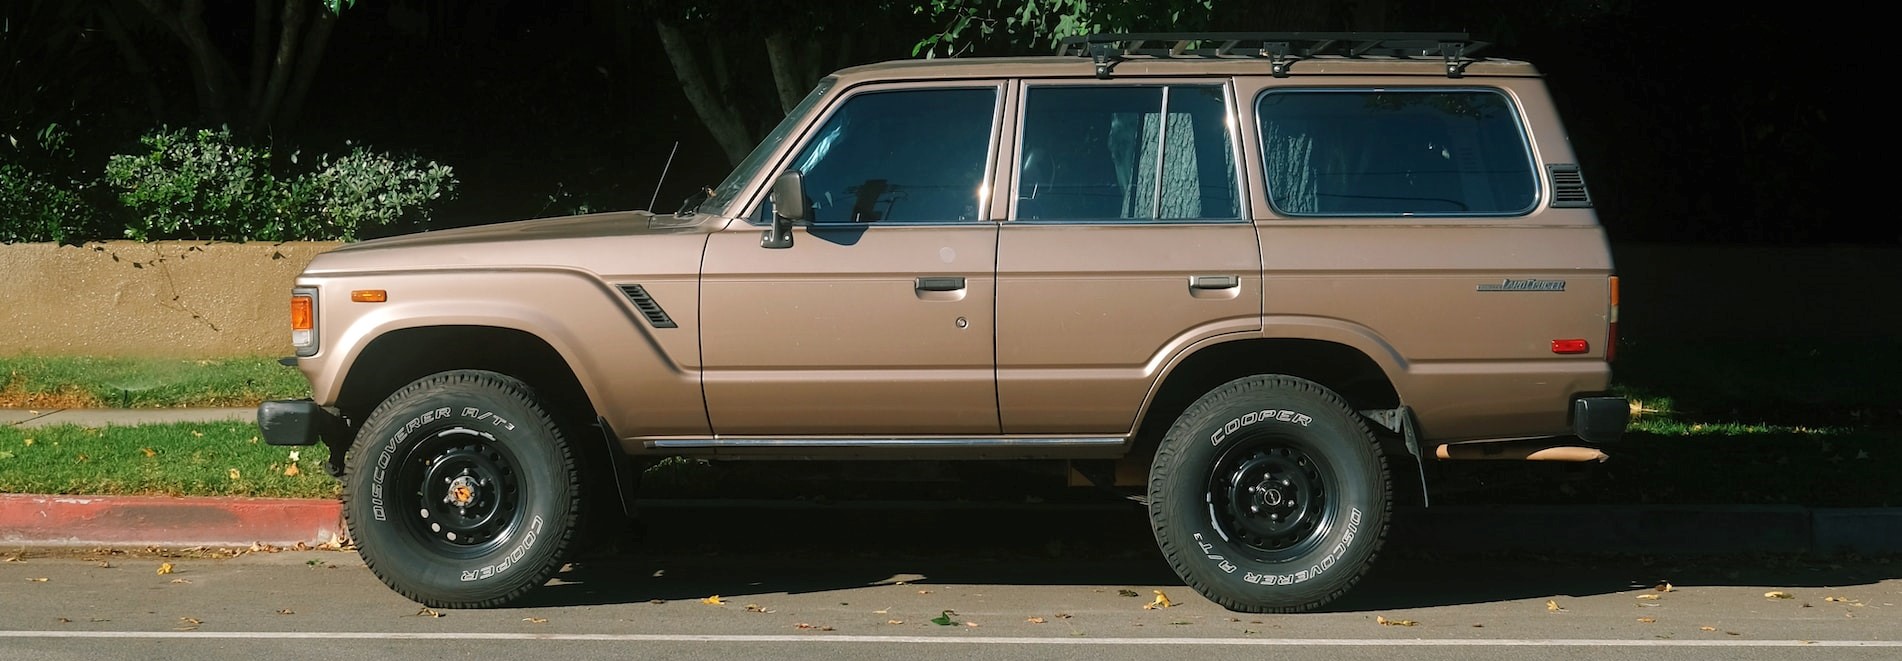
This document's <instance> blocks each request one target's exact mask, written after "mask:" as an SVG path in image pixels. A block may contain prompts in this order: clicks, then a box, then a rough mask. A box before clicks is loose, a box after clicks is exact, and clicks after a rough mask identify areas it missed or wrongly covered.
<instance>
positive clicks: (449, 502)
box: [344, 370, 581, 608]
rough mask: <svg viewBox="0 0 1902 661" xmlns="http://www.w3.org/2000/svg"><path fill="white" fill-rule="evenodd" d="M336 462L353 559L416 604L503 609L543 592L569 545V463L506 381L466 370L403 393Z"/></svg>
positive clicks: (565, 450) (549, 423)
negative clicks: (341, 467)
mask: <svg viewBox="0 0 1902 661" xmlns="http://www.w3.org/2000/svg"><path fill="white" fill-rule="evenodd" d="M346 463H347V464H348V471H347V473H346V474H345V481H344V518H345V521H346V523H347V524H348V525H349V527H350V533H351V536H352V538H353V539H354V540H355V541H356V544H357V547H358V553H359V555H361V556H362V557H363V560H364V562H365V564H367V565H368V566H369V567H370V570H371V571H372V572H373V573H375V574H376V575H377V577H378V578H379V579H382V581H383V582H384V583H385V584H387V585H389V586H390V588H391V589H394V590H396V591H397V592H398V593H400V594H402V595H403V596H406V597H409V598H410V599H413V600H415V601H417V602H420V603H422V604H425V605H428V606H433V607H441V608H485V607H493V606H500V605H503V604H506V603H508V602H510V601H513V600H515V599H517V598H519V597H521V596H522V595H523V594H526V593H527V592H528V591H530V590H532V589H534V588H535V587H537V586H540V585H541V584H543V583H545V582H547V580H548V578H549V577H550V576H552V575H553V574H554V573H555V571H556V570H558V569H560V567H561V565H562V564H563V563H564V562H565V561H566V559H567V556H568V554H569V552H570V550H571V547H572V545H573V540H574V538H575V534H574V531H575V528H576V525H575V523H576V521H577V520H578V519H579V517H580V513H581V478H580V472H579V469H578V468H577V466H576V464H575V460H574V453H573V452H572V451H571V450H570V448H569V444H568V441H567V439H566V438H565V437H564V436H563V434H562V433H561V429H560V427H559V426H558V425H557V424H556V423H555V421H554V420H553V419H552V418H551V417H550V416H549V415H548V413H547V412H546V410H545V409H544V408H543V407H542V406H541V404H540V402H539V401H538V400H537V399H536V397H535V395H534V392H533V391H532V390H530V389H529V387H528V386H527V385H525V384H523V383H522V382H520V381H517V380H515V379H513V378H510V377H507V376H504V375H501V374H496V373H493V372H481V371H468V370H465V371H455V372H445V373H442V374H437V375H434V376H430V377H427V378H424V379H422V380H419V381H417V382H415V383H412V384H410V385H409V386H407V387H405V388H403V389H402V390H399V391H397V392H396V394H394V395H391V396H390V397H389V399H387V400H385V401H384V402H383V404H382V405H381V406H378V407H377V409H376V411H374V412H372V413H371V414H370V416H369V417H368V419H366V420H365V421H364V424H363V429H362V431H361V432H359V433H358V435H357V442H356V443H355V444H354V445H353V446H352V447H351V450H350V454H349V456H348V457H347V458H346Z"/></svg>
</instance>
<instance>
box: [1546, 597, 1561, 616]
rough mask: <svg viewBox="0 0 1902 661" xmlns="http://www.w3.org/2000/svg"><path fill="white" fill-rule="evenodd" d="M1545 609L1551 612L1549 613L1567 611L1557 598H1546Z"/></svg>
mask: <svg viewBox="0 0 1902 661" xmlns="http://www.w3.org/2000/svg"><path fill="white" fill-rule="evenodd" d="M1545 610H1546V612H1549V613H1563V612H1565V609H1564V608H1561V607H1559V600H1557V599H1547V600H1545Z"/></svg>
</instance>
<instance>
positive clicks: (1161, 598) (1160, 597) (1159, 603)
mask: <svg viewBox="0 0 1902 661" xmlns="http://www.w3.org/2000/svg"><path fill="white" fill-rule="evenodd" d="M1151 592H1155V593H1156V600H1155V601H1152V602H1149V603H1147V604H1143V610H1153V609H1157V608H1169V607H1171V606H1174V605H1176V602H1173V601H1169V595H1166V594H1163V593H1162V591H1161V590H1151Z"/></svg>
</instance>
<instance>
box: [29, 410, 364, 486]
mask: <svg viewBox="0 0 1902 661" xmlns="http://www.w3.org/2000/svg"><path fill="white" fill-rule="evenodd" d="M293 456H295V457H296V459H292V457H293ZM328 456H329V451H327V450H326V449H324V447H323V446H322V445H315V446H310V447H298V448H286V447H277V446H273V445H266V444H265V443H264V440H263V439H262V438H260V437H259V436H258V428H257V426H256V425H254V424H251V423H247V422H220V423H181V424H167V425H138V426H127V427H105V428H86V427H76V426H71V425H62V426H57V427H42V428H35V429H20V428H14V427H10V426H0V492H7V493H42V494H89V495H98V494H149V495H176V496H265V497H285V498H333V497H336V496H337V494H338V493H339V487H338V483H337V481H336V480H333V479H331V478H330V476H329V475H326V474H325V473H324V460H325V458H326V457H328Z"/></svg>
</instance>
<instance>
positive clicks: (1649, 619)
mask: <svg viewBox="0 0 1902 661" xmlns="http://www.w3.org/2000/svg"><path fill="white" fill-rule="evenodd" d="M1638 621H1639V622H1643V623H1645V624H1651V623H1653V622H1656V621H1658V618H1655V617H1641V618H1638Z"/></svg>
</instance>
